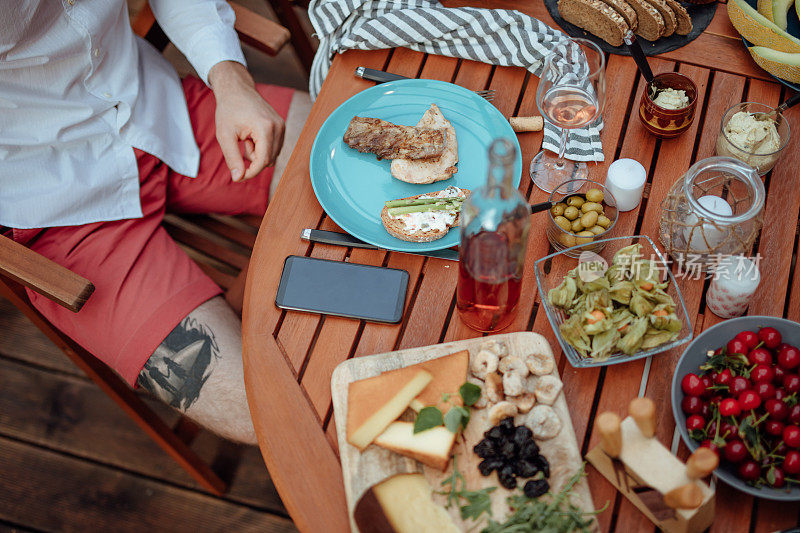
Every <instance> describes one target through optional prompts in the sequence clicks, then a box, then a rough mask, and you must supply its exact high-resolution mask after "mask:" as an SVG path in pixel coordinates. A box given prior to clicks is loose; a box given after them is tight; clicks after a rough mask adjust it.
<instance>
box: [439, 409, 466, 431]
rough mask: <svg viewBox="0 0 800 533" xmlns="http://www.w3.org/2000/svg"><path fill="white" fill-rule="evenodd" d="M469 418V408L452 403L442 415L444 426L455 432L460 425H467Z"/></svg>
mask: <svg viewBox="0 0 800 533" xmlns="http://www.w3.org/2000/svg"><path fill="white" fill-rule="evenodd" d="M469 419H470V412H469V409H466V408H464V407H461V406H460V405H454V406H453V407H451V408H450V410H448V411H447V414H446V415H444V427H446V428H447V429H448V430H450V432H451V433H456V432H458V430H459V429H460V428H462V427H467V423H468V422H469Z"/></svg>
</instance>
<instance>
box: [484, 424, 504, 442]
mask: <svg viewBox="0 0 800 533" xmlns="http://www.w3.org/2000/svg"><path fill="white" fill-rule="evenodd" d="M483 436H484V437H486V438H487V439H490V440H493V441H498V440H500V439H502V438H503V436H504V435H503V430H502V429H500V426H495V427H493V428H492V429H490V430H489V431H487V432H486V433H484V434H483Z"/></svg>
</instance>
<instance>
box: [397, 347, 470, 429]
mask: <svg viewBox="0 0 800 533" xmlns="http://www.w3.org/2000/svg"><path fill="white" fill-rule="evenodd" d="M418 368H421V369H423V370H426V371H428V372H430V373H431V374H432V375H433V381H431V382H430V384H429V385H428V386H427V387H425V389H424V390H423V391H422V392H421V393H420V395H419V396H417V397H416V398H414V401H413V402H411V408H412V409H414V410H415V411H419V410H420V409H422V408H423V407H428V406H431V405H437V406H439V408H440V409H441V410H442V413H446V412H447V411H448V410H449V409H450V408H451V407H452V406H454V405H462V404H463V402H462V401H461V395H460V394H459V393H458V389H459V387H461V385H463V384H464V382H465V381H467V370H468V368H469V351H467V350H463V351H461V352H456V353H451V354H450V355H445V356H442V357H437V358H436V359H431V360H430V361H423V362H421V363H417V364H415V365H411V366H408V367H405V368H403V369H401V370H411V369H418ZM445 397H446V398H448V400H447V401H443V398H445Z"/></svg>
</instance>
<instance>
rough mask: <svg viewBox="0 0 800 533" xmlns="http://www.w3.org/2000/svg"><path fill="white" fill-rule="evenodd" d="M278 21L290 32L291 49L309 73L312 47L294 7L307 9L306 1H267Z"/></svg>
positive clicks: (312, 52) (312, 54) (312, 56)
mask: <svg viewBox="0 0 800 533" xmlns="http://www.w3.org/2000/svg"><path fill="white" fill-rule="evenodd" d="M269 4H270V6H272V10H273V11H274V12H275V16H276V17H278V21H279V22H280V23H281V24H283V25H284V26H286V28H288V29H289V31H290V32H291V34H292V36H291V41H292V47H293V48H294V51H295V53H296V54H297V57H298V58H299V59H300V63H301V64H302V65H303V68H305V69H306V73H309V72H311V63H312V62H313V61H314V45H313V44H311V38H310V37H309V36H308V33H306V30H305V28H304V27H303V24H302V23H301V22H300V18H299V17H298V16H297V12H296V11H295V10H294V6H299V7H301V8H304V9H308V0H269Z"/></svg>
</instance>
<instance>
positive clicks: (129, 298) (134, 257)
mask: <svg viewBox="0 0 800 533" xmlns="http://www.w3.org/2000/svg"><path fill="white" fill-rule="evenodd" d="M257 88H258V91H259V93H261V95H262V96H263V97H264V99H265V100H267V101H268V102H269V103H270V105H272V107H274V108H275V111H277V112H278V114H279V115H281V116H282V117H283V118H284V119H285V118H286V115H287V113H288V111H289V105H290V103H291V101H292V95H293V94H294V90H293V89H289V88H285V87H275V86H271V85H259V86H258V87H257ZM183 90H184V93H185V95H186V102H187V105H188V108H189V116H190V118H191V122H192V129H193V130H194V135H195V139H196V140H197V145H198V146H199V147H200V169H199V172H198V176H197V177H196V178H189V177H186V176H183V175H180V174H177V173H175V172H174V171H172V170H171V169H170V168H169V167H167V166H166V165H165V164H164V163H162V162H161V161H160V160H159V159H157V158H156V157H154V156H152V155H150V154H146V153H144V152H142V151H140V150H136V159H137V163H138V167H139V182H140V198H141V202H142V213H143V215H144V216H143V217H142V218H137V219H130V220H118V221H113V222H98V223H94V224H86V225H83V226H67V227H56V228H47V229H33V230H18V229H15V230H12V234H13V238H14V240H15V241H17V242H21V243H22V244H26V245H27V246H29V247H30V248H31V249H32V250H35V251H36V252H38V253H40V254H41V255H43V256H45V257H48V258H50V259H52V260H53V261H55V262H57V263H59V264H61V265H63V266H65V267H67V268H68V269H70V270H72V271H73V272H76V273H78V274H80V275H82V276H84V277H85V278H87V279H89V280H90V281H91V282H92V283H94V286H95V291H94V293H93V294H92V296H91V297H90V298H89V300H88V301H87V302H86V305H84V307H83V309H81V310H80V311H79V312H78V313H73V312H71V311H68V310H66V309H64V308H63V307H61V306H59V305H58V304H55V303H53V302H51V301H50V300H48V299H47V298H45V297H43V296H41V295H39V294H37V293H35V292H33V291H28V296H29V297H30V299H31V301H32V302H33V305H34V306H35V307H36V309H38V310H39V311H40V312H41V313H42V314H43V315H44V316H45V317H47V319H48V320H50V321H51V322H52V323H53V325H55V326H56V327H57V328H58V329H60V330H61V331H62V332H64V333H65V334H66V335H68V336H69V337H71V338H72V339H74V340H75V341H76V342H77V343H78V344H80V345H81V346H83V347H84V348H86V349H87V350H88V351H89V352H90V353H92V354H93V355H95V356H96V357H97V358H99V359H100V360H101V361H103V362H104V363H106V364H107V365H109V366H110V367H111V368H113V369H114V370H116V371H117V372H118V373H119V374H120V375H121V376H122V377H123V379H125V381H127V382H128V383H129V384H131V385H134V384H135V382H136V378H137V376H138V375H139V372H140V371H141V369H142V367H143V366H144V364H145V362H146V361H147V359H148V358H149V357H150V355H151V354H152V353H153V352H154V351H155V349H156V347H158V345H159V344H160V343H161V341H163V340H164V338H165V337H166V336H167V334H169V332H170V331H172V329H173V328H174V327H175V326H177V325H178V323H180V321H181V320H182V319H183V318H184V317H185V316H186V315H188V314H189V313H190V312H191V311H192V310H194V309H195V308H196V307H197V306H199V305H200V304H202V303H203V302H205V301H207V300H208V299H209V298H212V297H214V296H216V295H218V294H220V293H221V292H222V290H221V289H220V288H219V287H218V286H217V285H216V284H215V283H214V282H213V281H211V279H210V278H209V277H208V276H206V275H205V274H204V273H203V272H202V271H201V270H200V268H199V267H198V266H197V265H196V264H195V262H194V261H192V259H190V258H189V256H187V255H186V254H185V253H184V252H183V250H181V249H180V248H179V247H178V245H177V244H176V243H175V242H174V241H173V240H172V238H171V237H170V236H169V235H168V234H167V232H166V230H165V229H164V228H163V227H162V226H161V222H162V218H163V217H164V213H165V212H166V211H169V212H174V213H217V214H225V215H237V214H257V215H261V214H263V213H264V211H265V210H266V207H267V197H268V195H269V184H270V181H271V180H272V172H273V169H272V168H271V167H270V168H267V169H265V170H264V171H263V172H261V173H260V174H259V175H258V176H256V177H254V178H252V179H249V180H247V181H244V182H239V183H234V182H232V181H231V176H230V171H229V170H228V168H227V166H226V165H225V160H224V158H223V156H222V151H221V150H220V147H219V144H218V143H217V140H216V138H215V127H214V111H215V107H216V103H215V100H214V95H213V93H212V92H211V90H210V89H208V87H206V86H205V85H204V84H203V83H202V82H201V81H200V80H198V79H197V78H187V79H185V80H184V81H183Z"/></svg>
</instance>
